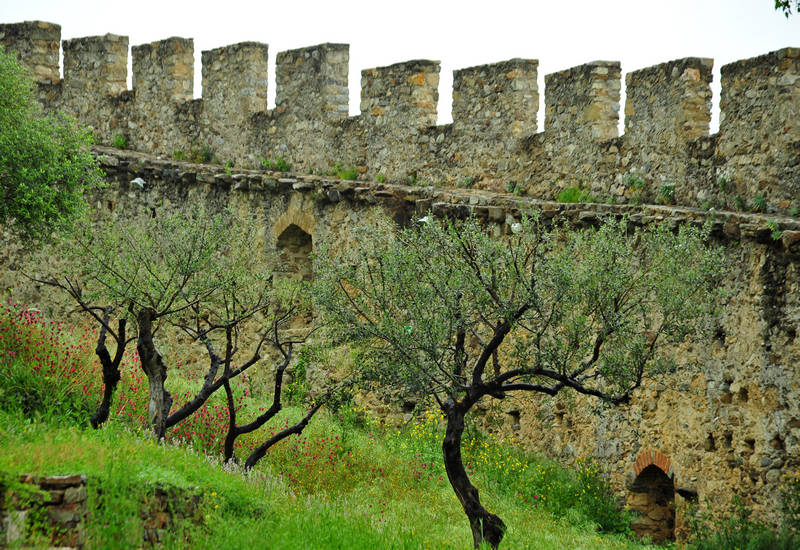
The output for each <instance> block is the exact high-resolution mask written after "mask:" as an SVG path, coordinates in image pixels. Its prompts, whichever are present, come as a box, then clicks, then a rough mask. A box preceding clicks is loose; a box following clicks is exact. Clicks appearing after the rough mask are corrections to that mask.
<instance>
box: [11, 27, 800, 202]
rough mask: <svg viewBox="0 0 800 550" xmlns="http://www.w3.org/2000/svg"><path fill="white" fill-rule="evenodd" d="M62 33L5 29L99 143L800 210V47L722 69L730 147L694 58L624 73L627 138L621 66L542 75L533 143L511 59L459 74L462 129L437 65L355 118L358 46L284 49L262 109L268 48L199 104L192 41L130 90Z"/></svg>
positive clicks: (532, 117)
mask: <svg viewBox="0 0 800 550" xmlns="http://www.w3.org/2000/svg"><path fill="white" fill-rule="evenodd" d="M59 36H60V28H59V27H58V25H53V24H51V23H42V22H26V23H20V24H10V25H0V43H2V44H4V45H5V46H6V47H8V48H10V49H14V50H16V51H18V52H19V54H20V58H21V59H22V62H23V63H24V64H25V65H27V66H29V67H30V68H31V69H32V72H33V74H34V76H35V77H36V78H37V80H38V81H39V83H40V86H39V88H40V89H39V97H40V99H41V101H42V103H43V104H45V106H46V107H47V108H49V109H62V110H64V111H66V112H68V113H71V114H74V115H75V116H77V117H78V119H79V120H80V121H81V122H82V123H84V124H86V125H89V126H91V127H92V129H93V131H94V133H95V136H96V138H97V141H98V142H100V143H111V142H112V141H113V140H114V139H115V137H117V135H119V134H122V135H123V136H124V137H126V141H127V143H128V145H129V147H132V148H134V149H136V150H140V151H145V152H150V153H156V154H173V153H180V154H182V155H183V156H189V153H190V152H191V151H198V150H208V151H209V152H213V154H214V156H215V157H216V158H217V159H218V161H220V162H233V163H234V164H235V165H238V166H247V167H255V166H258V165H259V164H260V161H261V160H262V159H266V160H275V159H277V158H278V157H280V158H282V159H284V160H285V161H287V162H288V163H289V164H291V165H292V166H293V169H294V170H296V171H299V172H304V173H305V172H308V171H311V172H312V173H317V172H320V173H324V172H330V171H335V170H332V167H334V166H343V167H349V166H353V167H355V168H356V169H357V174H358V177H359V179H363V180H368V179H378V177H379V175H380V176H381V177H380V179H384V180H386V181H393V182H398V183H400V182H418V183H419V182H424V183H429V184H435V185H440V186H465V187H470V188H480V189H492V190H496V191H497V190H502V189H503V188H504V187H503V186H508V189H513V190H514V191H515V192H517V193H519V194H521V195H525V196H530V197H535V198H540V199H552V198H555V197H556V196H558V194H559V193H560V192H561V191H563V190H565V189H567V188H572V187H581V188H583V189H584V190H585V191H587V192H589V193H591V194H592V195H593V196H594V197H595V199H599V200H604V201H608V202H617V203H619V202H660V203H664V204H680V205H685V206H700V207H703V208H706V209H708V208H710V207H714V208H716V209H730V208H734V207H736V208H738V209H740V210H744V209H757V210H761V211H765V212H767V213H773V214H779V213H782V214H787V213H791V212H795V213H796V212H797V211H798V209H800V198H798V197H800V163H798V161H797V159H798V158H800V153H799V151H800V149H798V147H800V145H798V144H800V123H798V122H797V121H798V120H800V116H798V113H800V91H798V90H800V69H799V68H798V67H800V61H799V60H800V54H798V52H800V49H797V48H784V49H782V50H778V51H776V52H772V53H769V54H765V55H762V56H759V57H756V58H753V59H750V60H743V61H737V62H735V63H732V64H729V65H726V66H725V67H723V70H722V101H721V108H722V114H721V125H720V132H719V133H718V134H716V135H713V136H709V135H708V123H709V118H710V98H711V95H710V94H711V92H710V89H709V83H710V80H711V68H712V64H713V62H712V60H710V59H704V58H686V59H679V60H675V61H670V62H667V63H662V64H660V65H655V66H653V67H648V68H644V69H640V70H637V71H633V72H631V73H629V74H628V75H627V76H626V83H627V100H626V105H625V112H626V121H625V134H624V135H622V136H619V135H618V122H619V110H620V94H621V90H620V88H621V70H620V64H619V63H618V62H615V61H595V62H592V63H588V64H585V65H580V66H577V67H573V68H570V69H567V70H565V71H560V72H557V73H553V74H549V75H547V76H546V77H545V83H546V87H545V89H544V95H545V106H546V112H545V127H544V129H543V131H538V130H539V129H537V126H536V110H537V105H538V102H539V93H540V90H539V89H538V86H537V83H536V77H537V68H538V63H537V62H536V61H534V60H525V59H512V60H509V61H503V62H499V63H494V64H489V65H482V66H478V67H470V68H465V69H461V70H458V71H455V73H454V87H453V123H452V124H447V125H438V126H437V125H436V117H437V102H438V97H439V89H438V87H439V63H438V62H437V61H426V60H416V61H406V62H402V63H397V64H394V65H390V66H388V67H379V68H374V69H367V70H364V71H362V83H361V86H362V90H361V114H359V115H357V116H350V117H348V103H349V101H348V97H349V92H348V71H349V67H348V64H349V47H348V46H347V45H346V44H320V45H317V46H311V47H307V48H300V49H296V50H291V51H286V52H279V53H278V55H277V64H276V107H275V108H274V109H271V110H269V109H267V106H266V101H265V98H266V90H267V83H266V77H265V74H266V67H267V46H266V45H265V44H256V43H245V44H239V45H233V46H226V47H223V48H218V49H216V50H212V51H209V52H205V53H204V56H203V58H204V60H203V68H202V72H203V81H204V88H205V89H206V91H205V92H204V97H203V98H202V99H192V74H193V70H194V67H193V57H192V41H191V40H189V39H182V38H170V39H167V40H164V41H160V42H154V43H152V44H145V45H142V46H135V47H134V48H133V72H134V75H133V83H134V85H133V88H134V90H133V91H124V90H123V89H122V88H123V86H122V79H123V74H124V67H123V66H122V65H123V63H122V59H124V57H125V53H124V50H125V49H126V47H125V44H124V37H114V36H113V35H106V36H105V37H95V38H88V39H75V40H71V41H68V42H66V43H65V45H64V52H65V69H66V72H65V77H64V82H63V83H61V82H60V81H59V79H58V59H57V57H58V40H59Z"/></svg>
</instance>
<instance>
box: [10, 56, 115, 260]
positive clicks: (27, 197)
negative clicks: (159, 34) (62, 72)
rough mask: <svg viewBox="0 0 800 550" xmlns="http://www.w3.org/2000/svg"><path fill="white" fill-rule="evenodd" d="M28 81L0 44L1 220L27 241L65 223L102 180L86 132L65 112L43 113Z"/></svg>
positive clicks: (27, 77) (46, 237) (60, 228)
mask: <svg viewBox="0 0 800 550" xmlns="http://www.w3.org/2000/svg"><path fill="white" fill-rule="evenodd" d="M33 86H34V83H33V81H32V80H31V78H30V77H29V76H28V74H27V73H26V72H25V69H24V68H23V67H21V66H20V65H19V63H18V62H17V58H16V55H14V54H11V53H7V52H5V51H4V50H3V48H2V46H0V223H2V224H7V226H8V227H9V228H10V229H11V230H12V231H13V232H14V233H15V234H16V235H17V236H19V237H20V238H21V239H22V240H23V241H25V242H27V243H29V244H30V243H31V242H33V241H36V240H47V239H48V238H49V236H50V233H51V232H52V231H57V230H63V229H66V228H68V227H70V226H71V224H72V222H73V220H74V218H75V217H76V216H77V215H78V214H79V213H80V212H81V210H82V209H83V207H84V204H85V203H84V200H83V192H84V190H85V189H87V188H93V187H96V186H98V185H99V184H100V183H101V172H100V170H99V168H98V167H97V163H96V161H95V159H94V157H92V155H91V153H90V152H89V150H88V146H89V144H90V143H91V134H89V132H88V131H86V130H82V129H80V128H78V126H77V125H76V124H75V122H74V121H73V120H72V119H70V118H68V117H66V116H63V115H61V114H53V115H46V114H44V113H43V112H42V108H41V106H40V105H39V104H38V103H37V102H36V98H35V96H34V92H33Z"/></svg>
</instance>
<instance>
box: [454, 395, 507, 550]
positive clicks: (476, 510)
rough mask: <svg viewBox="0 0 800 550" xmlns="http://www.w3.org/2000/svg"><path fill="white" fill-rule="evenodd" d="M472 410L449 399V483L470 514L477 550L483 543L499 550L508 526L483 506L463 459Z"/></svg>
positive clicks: (466, 511) (468, 515) (465, 510)
mask: <svg viewBox="0 0 800 550" xmlns="http://www.w3.org/2000/svg"><path fill="white" fill-rule="evenodd" d="M468 410H469V407H466V406H464V405H462V404H459V403H456V402H454V401H453V400H452V399H448V400H447V402H446V403H445V410H444V412H445V414H446V415H447V431H446V432H445V436H444V441H443V442H442V452H443V453H444V467H445V470H446V471H447V479H449V480H450V485H451V486H452V487H453V491H455V493H456V496H457V497H458V500H459V502H461V506H462V507H463V508H464V513H465V514H467V519H468V520H469V526H470V528H471V529H472V540H473V543H474V546H475V548H478V547H479V546H480V545H481V542H483V541H486V542H488V543H489V544H490V545H491V547H492V548H497V546H498V545H499V544H500V541H501V540H502V538H503V534H504V533H505V530H506V525H505V523H503V520H502V519H500V518H499V517H498V516H496V515H495V514H492V513H490V512H489V511H488V510H486V508H484V507H483V506H482V505H481V499H480V497H479V496H478V489H477V488H475V486H474V485H472V483H470V481H469V476H468V475H467V471H466V470H465V469H464V462H463V460H462V458H461V436H462V435H463V433H464V415H465V414H466V413H467V411H468Z"/></svg>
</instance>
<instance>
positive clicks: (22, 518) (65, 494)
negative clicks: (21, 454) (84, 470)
mask: <svg viewBox="0 0 800 550" xmlns="http://www.w3.org/2000/svg"><path fill="white" fill-rule="evenodd" d="M19 482H20V483H21V484H22V485H23V486H29V487H30V489H28V490H18V491H14V490H13V489H10V490H9V489H7V488H6V487H2V486H0V490H2V491H3V493H2V501H0V520H2V521H0V529H2V531H0V541H2V543H3V544H0V546H11V547H14V548H16V547H17V546H19V545H25V544H30V543H34V544H36V545H37V546H59V547H70V548H83V546H84V544H85V543H86V526H85V520H86V513H87V498H88V495H87V492H86V476H84V475H71V476H49V477H38V476H34V475H29V474H23V475H21V476H20V477H19Z"/></svg>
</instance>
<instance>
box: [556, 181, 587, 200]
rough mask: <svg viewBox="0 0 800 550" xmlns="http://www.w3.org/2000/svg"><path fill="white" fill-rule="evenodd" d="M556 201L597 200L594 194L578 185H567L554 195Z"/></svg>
mask: <svg viewBox="0 0 800 550" xmlns="http://www.w3.org/2000/svg"><path fill="white" fill-rule="evenodd" d="M556 201H558V202H567V203H574V202H597V200H596V199H595V197H594V195H592V194H591V193H590V192H589V191H587V190H586V189H583V188H582V187H580V186H577V185H576V186H573V187H567V188H566V189H564V190H562V191H561V192H560V193H559V194H558V196H556Z"/></svg>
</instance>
